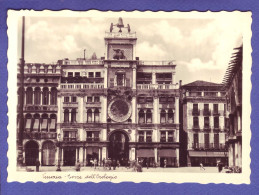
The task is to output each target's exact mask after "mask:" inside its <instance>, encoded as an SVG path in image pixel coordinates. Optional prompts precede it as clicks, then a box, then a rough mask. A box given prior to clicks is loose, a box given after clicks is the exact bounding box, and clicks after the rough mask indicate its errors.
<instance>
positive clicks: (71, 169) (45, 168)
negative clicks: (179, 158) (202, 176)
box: [27, 166, 218, 173]
mask: <svg viewBox="0 0 259 195" xmlns="http://www.w3.org/2000/svg"><path fill="white" fill-rule="evenodd" d="M27 168H30V169H32V170H34V171H35V170H36V168H35V166H29V167H27ZM56 169H57V167H56V166H42V167H40V172H53V171H56ZM142 170H143V172H175V173H217V172H218V168H217V167H205V170H200V167H179V168H161V167H158V168H148V169H147V168H146V167H144V168H142ZM61 171H62V172H76V170H75V167H67V166H66V167H61ZM80 171H81V172H92V171H96V172H132V171H133V170H132V168H130V169H127V168H126V167H117V168H116V170H113V168H111V170H108V169H104V168H103V167H97V168H96V169H94V167H81V170H80Z"/></svg>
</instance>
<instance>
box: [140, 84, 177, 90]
mask: <svg viewBox="0 0 259 195" xmlns="http://www.w3.org/2000/svg"><path fill="white" fill-rule="evenodd" d="M137 88H138V89H178V84H137Z"/></svg>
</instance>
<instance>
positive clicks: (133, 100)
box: [131, 96, 138, 124]
mask: <svg viewBox="0 0 259 195" xmlns="http://www.w3.org/2000/svg"><path fill="white" fill-rule="evenodd" d="M136 107H137V106H136V97H135V96H134V97H132V114H131V121H132V123H133V124H134V123H136V122H137V121H136V114H137V113H136ZM137 115H138V114H137Z"/></svg>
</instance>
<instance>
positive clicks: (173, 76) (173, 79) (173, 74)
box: [172, 72, 176, 84]
mask: <svg viewBox="0 0 259 195" xmlns="http://www.w3.org/2000/svg"><path fill="white" fill-rule="evenodd" d="M172 84H176V83H175V72H173V73H172Z"/></svg>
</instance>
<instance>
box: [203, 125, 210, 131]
mask: <svg viewBox="0 0 259 195" xmlns="http://www.w3.org/2000/svg"><path fill="white" fill-rule="evenodd" d="M203 130H204V131H211V127H210V126H209V125H204V127H203Z"/></svg>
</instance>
